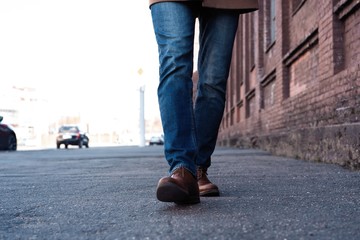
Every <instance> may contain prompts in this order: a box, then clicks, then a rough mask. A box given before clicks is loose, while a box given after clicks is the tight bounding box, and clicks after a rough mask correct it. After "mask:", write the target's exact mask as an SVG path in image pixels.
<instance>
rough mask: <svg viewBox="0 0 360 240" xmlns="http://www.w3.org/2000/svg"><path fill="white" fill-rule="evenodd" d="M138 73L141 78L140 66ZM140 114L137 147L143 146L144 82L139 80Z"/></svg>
mask: <svg viewBox="0 0 360 240" xmlns="http://www.w3.org/2000/svg"><path fill="white" fill-rule="evenodd" d="M138 74H139V76H140V78H141V75H142V74H143V70H142V68H139V70H138ZM139 92H140V116H139V125H140V126H139V127H140V142H139V147H145V84H144V83H143V82H142V81H141V80H140V87H139Z"/></svg>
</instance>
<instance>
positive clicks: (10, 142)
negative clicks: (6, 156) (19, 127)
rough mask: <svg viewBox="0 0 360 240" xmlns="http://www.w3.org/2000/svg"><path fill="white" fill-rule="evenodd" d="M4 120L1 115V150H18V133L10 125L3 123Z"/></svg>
mask: <svg viewBox="0 0 360 240" xmlns="http://www.w3.org/2000/svg"><path fill="white" fill-rule="evenodd" d="M2 120H3V117H2V116H0V150H9V151H16V149H17V138H16V134H15V132H14V130H13V129H12V128H11V127H10V126H9V125H6V124H3V123H1V122H2Z"/></svg>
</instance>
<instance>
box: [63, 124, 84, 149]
mask: <svg viewBox="0 0 360 240" xmlns="http://www.w3.org/2000/svg"><path fill="white" fill-rule="evenodd" d="M61 144H64V145H65V148H68V146H69V145H75V146H79V148H82V147H83V146H85V147H86V148H88V147H89V137H88V136H86V134H85V133H83V132H81V131H80V129H79V127H78V126H62V127H60V128H59V132H58V135H57V137H56V147H57V148H58V149H59V148H60V146H61Z"/></svg>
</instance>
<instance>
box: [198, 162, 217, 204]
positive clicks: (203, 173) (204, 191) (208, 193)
mask: <svg viewBox="0 0 360 240" xmlns="http://www.w3.org/2000/svg"><path fill="white" fill-rule="evenodd" d="M197 178H198V185H199V191H200V196H202V197H215V196H219V195H220V192H219V188H218V187H217V186H216V185H215V184H213V183H212V182H210V180H209V179H208V177H207V169H206V168H201V167H198V169H197Z"/></svg>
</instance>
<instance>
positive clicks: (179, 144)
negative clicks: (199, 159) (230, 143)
mask: <svg viewBox="0 0 360 240" xmlns="http://www.w3.org/2000/svg"><path fill="white" fill-rule="evenodd" d="M196 9H197V5H194V4H186V3H179V2H161V3H157V4H154V5H152V7H151V13H152V18H153V25H154V31H155V35H156V40H157V43H158V47H159V61H160V83H159V87H158V100H159V107H160V114H161V120H162V124H163V130H164V148H165V158H166V160H167V161H168V163H169V166H170V170H169V172H170V174H171V177H165V178H163V179H161V180H160V181H159V184H158V189H157V197H158V199H159V200H160V201H165V202H178V203H196V202H199V192H198V186H197V182H196V179H195V176H196V167H195V157H196V153H197V144H196V134H195V120H194V112H193V102H192V89H193V87H192V86H193V85H192V72H193V45H194V28H195V17H196Z"/></svg>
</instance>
